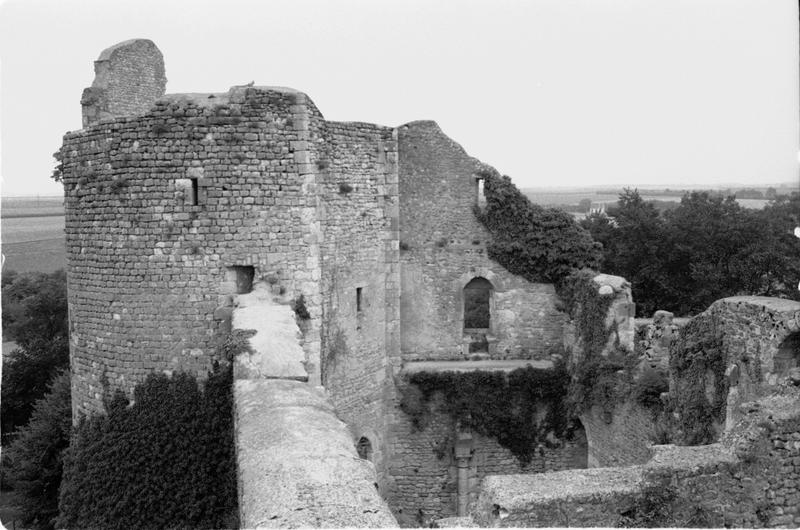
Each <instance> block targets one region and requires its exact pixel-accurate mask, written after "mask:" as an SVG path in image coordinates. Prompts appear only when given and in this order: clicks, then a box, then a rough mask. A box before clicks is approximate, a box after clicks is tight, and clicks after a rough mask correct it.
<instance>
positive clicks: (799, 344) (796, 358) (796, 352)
mask: <svg viewBox="0 0 800 530" xmlns="http://www.w3.org/2000/svg"><path fill="white" fill-rule="evenodd" d="M797 367H800V332H797V333H792V334H791V335H789V336H788V337H786V339H784V341H783V342H781V345H780V346H779V347H778V352H777V353H776V354H775V358H774V360H773V371H774V372H775V374H777V376H778V379H779V380H780V379H781V378H784V377H786V376H787V375H789V370H791V369H792V368H797Z"/></svg>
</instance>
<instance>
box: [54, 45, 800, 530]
mask: <svg viewBox="0 0 800 530" xmlns="http://www.w3.org/2000/svg"><path fill="white" fill-rule="evenodd" d="M95 72H96V77H95V80H94V83H93V84H92V86H91V87H90V88H87V89H86V90H85V91H84V93H83V97H82V99H81V105H82V108H83V128H82V129H81V130H78V131H75V132H71V133H68V134H67V135H66V136H65V137H64V144H63V146H62V148H61V150H60V153H59V158H60V162H61V167H60V173H61V175H60V176H61V179H62V181H63V184H64V190H65V197H66V233H67V250H68V273H67V278H68V291H69V314H70V333H71V342H70V352H71V353H70V357H71V370H72V397H73V399H72V403H73V413H74V416H75V417H77V416H78V415H79V414H92V413H101V412H102V411H103V405H102V403H103V396H104V395H106V393H107V392H108V391H109V389H112V390H113V389H122V390H124V391H126V392H130V391H131V389H132V388H133V386H134V385H135V384H137V383H140V382H142V381H143V380H144V378H145V377H146V376H147V375H148V374H149V373H151V372H167V373H173V372H178V371H184V372H189V373H192V374H194V375H196V376H198V377H200V378H203V377H205V376H206V374H207V372H208V370H209V369H210V368H211V366H212V365H213V364H214V363H215V362H225V361H226V360H225V359H224V358H223V356H222V353H221V352H222V351H223V348H222V346H223V344H224V343H225V341H226V340H227V339H228V338H229V337H230V336H231V334H232V333H233V334H235V333H236V332H237V331H239V330H241V331H245V330H249V331H248V333H247V335H246V337H247V339H246V340H247V346H248V350H249V351H247V352H244V353H240V354H238V355H237V356H236V358H235V359H234V360H233V363H234V377H235V388H234V400H235V404H236V405H235V406H236V410H235V415H236V443H237V455H238V456H237V457H238V463H239V469H238V474H239V496H240V502H239V506H240V518H241V523H242V526H243V527H257V526H272V527H277V526H298V525H299V526H316V525H321V526H375V527H377V526H393V525H396V524H397V522H398V521H399V522H400V523H402V524H403V525H415V524H416V525H421V524H428V523H430V522H433V521H435V520H440V521H441V520H445V521H446V520H447V519H446V518H448V517H453V516H461V517H469V519H459V520H456V522H457V523H458V524H481V525H483V526H502V525H511V526H514V525H516V526H534V525H543V526H567V525H570V524H584V525H587V524H588V525H600V526H613V525H614V524H615V519H614V517H615V516H619V514H620V513H623V512H624V506H625V503H626V502H630V499H632V498H635V497H636V495H638V494H639V492H641V491H642V490H643V488H644V486H643V484H645V483H646V482H647V481H648V480H650V478H649V477H651V476H654V475H658V476H660V477H664V476H667V477H668V478H669V479H670V480H673V481H677V483H679V485H681V486H680V488H683V489H681V491H683V490H684V489H685V490H686V491H689V490H691V491H694V490H692V489H691V488H695V489H702V488H701V487H700V486H698V484H701V483H703V484H705V483H708V481H712V482H715V483H718V484H723V485H724V486H725V487H724V488H723V487H720V488H721V489H720V488H717V489H715V490H714V491H715V492H716V493H715V494H716V495H717V498H718V499H720V505H721V506H723V507H727V508H724V509H723V511H722V512H721V513H722V517H725V518H726V519H724V522H725V523H726V524H728V523H731V524H736V525H746V526H753V525H758V524H759V521H762V519H753V518H752V517H750V515H749V514H750V511H748V510H749V509H750V508H748V506H750V507H752V506H751V505H752V504H753V502H755V501H752V500H750V501H747V502H745V501H743V500H742V498H744V497H746V495H744V494H743V493H742V491H745V492H746V493H747V492H749V493H752V492H751V491H750V489H747V488H755V487H756V486H754V485H753V484H756V485H757V486H761V485H762V483H761V482H759V480H760V479H759V478H757V477H756V478H753V479H752V480H751V481H750V482H746V487H745V486H742V484H743V481H744V480H745V479H747V478H751V477H750V475H748V474H747V472H744V471H742V469H743V468H742V467H741V466H744V464H741V465H740V463H739V460H737V458H739V457H737V456H736V451H735V450H734V449H735V448H734V445H735V444H734V442H730V443H729V445H728V446H725V445H724V443H727V442H725V441H724V440H723V441H722V442H720V444H716V445H715V446H714V447H712V446H703V449H699V450H698V449H697V448H680V447H673V446H657V447H661V449H659V450H657V451H656V450H654V449H653V448H652V447H651V443H650V441H649V438H648V434H649V432H650V430H652V419H651V418H649V417H648V416H647V415H646V413H645V412H643V411H642V410H639V409H637V408H636V406H635V404H625V405H622V406H621V407H619V408H618V409H617V410H614V411H613V413H612V414H608V413H603V412H601V411H595V412H590V413H587V414H585V415H584V416H583V417H581V422H582V425H581V426H579V427H578V429H577V430H576V432H575V433H574V435H573V436H572V437H571V438H570V439H568V440H566V439H565V440H560V441H558V443H555V444H553V446H552V447H550V446H548V447H542V448H541V450H540V451H539V452H537V454H536V456H535V457H534V459H533V460H532V461H531V462H530V463H529V464H526V465H521V464H520V463H519V461H518V460H517V459H516V458H515V457H514V456H513V455H511V453H509V451H508V450H507V449H505V448H503V447H502V446H500V445H499V444H498V443H497V442H496V441H494V440H492V439H489V438H485V437H482V436H480V435H478V434H475V433H470V432H465V431H464V430H461V429H459V428H458V426H457V425H454V424H453V421H452V420H451V419H450V418H448V417H447V416H446V415H444V414H438V415H436V414H435V415H434V417H433V418H432V421H431V423H430V425H429V426H428V427H427V428H426V429H425V430H422V431H420V430H418V429H415V428H414V427H413V425H412V423H411V420H410V419H409V418H408V417H407V415H405V414H404V413H403V412H402V411H401V410H400V409H399V400H400V397H399V396H400V391H401V390H402V387H403V385H406V384H408V383H407V382H406V380H405V379H404V376H405V375H407V374H411V373H416V372H420V371H430V372H436V371H460V370H461V371H463V370H487V371H504V372H508V371H510V370H513V369H515V368H518V367H524V366H534V367H536V368H540V369H550V368H552V366H553V359H552V358H551V353H552V352H553V351H554V347H556V346H561V345H564V344H572V345H574V344H575V340H574V335H575V333H574V329H572V328H571V326H572V324H571V322H570V320H569V318H568V316H567V315H566V314H565V313H564V312H562V311H561V310H560V309H559V299H558V296H557V295H556V293H555V289H554V287H553V285H551V284H537V283H531V282H528V281H526V280H524V279H523V278H521V277H519V276H516V275H514V274H511V273H510V272H508V271H507V270H505V269H504V268H503V267H502V266H501V265H499V264H498V263H496V262H495V261H493V260H492V259H490V258H489V257H488V256H487V251H486V248H487V243H488V241H489V237H490V236H489V233H488V231H487V229H486V228H485V227H484V226H483V225H482V224H481V223H480V222H479V221H478V219H477V217H476V216H475V215H474V212H473V210H474V209H475V208H481V201H482V178H483V177H482V176H481V175H483V174H484V173H483V170H485V169H486V168H487V167H488V166H486V165H485V164H483V163H482V162H480V161H478V160H476V159H474V158H472V157H470V156H469V155H468V154H467V153H465V151H464V150H463V149H462V148H461V147H460V146H459V145H458V144H457V143H455V142H454V141H453V140H451V139H450V138H449V137H447V136H446V135H445V134H444V133H443V132H442V130H441V129H440V128H439V127H438V126H437V125H436V123H434V122H432V121H419V122H412V123H408V124H405V125H401V126H399V127H384V126H380V125H374V124H369V123H359V122H335V121H328V120H326V119H325V118H324V117H323V115H322V114H321V112H320V111H319V110H318V109H317V108H316V106H315V105H314V103H313V102H312V101H311V99H310V98H309V97H308V96H307V95H306V94H303V93H302V92H299V91H296V90H293V89H289V88H283V87H261V86H235V87H233V88H231V89H230V90H229V91H228V92H224V93H190V94H167V95H165V87H166V78H165V68H164V62H163V58H162V56H161V53H160V52H159V50H158V49H157V48H156V46H155V45H154V44H153V43H152V42H150V41H147V40H131V41H126V42H122V43H120V44H118V45H116V46H112V47H111V48H109V49H107V50H105V51H103V52H102V54H101V55H100V57H99V59H98V60H97V61H95ZM595 281H596V282H597V287H598V289H603V290H604V291H601V292H604V293H605V292H607V293H608V295H609V296H613V297H614V303H613V304H612V305H611V309H610V311H609V314H608V315H607V319H608V322H609V325H611V324H612V323H613V326H614V329H615V330H616V339H617V340H618V341H621V342H622V343H624V344H627V345H629V346H630V348H631V349H632V348H633V340H634V329H635V325H636V322H635V321H634V318H633V315H634V311H633V299H632V298H631V293H630V286H629V285H628V284H627V282H625V281H624V280H623V279H621V278H616V277H612V276H606V275H600V276H598V277H597V278H596V279H595ZM467 300H470V301H472V302H471V303H472V304H473V305H474V304H477V305H478V306H482V311H481V312H480V314H481V315H482V316H481V317H480V318H474V317H472V316H466V315H465V305H466V301H467ZM704 315H706V316H704V317H703V318H713V319H716V320H715V322H717V321H718V323H719V326H721V327H724V326H731V331H730V333H727V334H726V335H725V336H726V337H728V338H726V340H729V341H730V344H729V350H730V352H731V353H730V359H731V366H738V367H739V368H737V369H736V370H735V372H736V373H735V376H736V377H737V379H736V384H733V385H731V388H736V389H738V390H737V392H738V393H737V394H736V397H735V400H731V401H730V402H729V408H730V411H729V414H728V418H729V420H730V422H731V423H732V424H733V423H735V422H734V419H737V420H738V419H742V421H744V420H746V419H747V418H745V416H747V417H750V416H752V415H753V414H755V413H753V414H750V416H748V414H747V413H745V412H742V413H740V412H739V409H740V408H741V405H742V404H744V403H747V402H751V401H753V400H755V399H757V398H760V397H761V396H762V394H763V392H762V390H763V389H764V388H766V387H767V386H769V387H776V386H778V385H779V384H780V383H781V382H782V381H783V380H784V379H785V376H786V374H787V373H788V370H790V369H791V368H794V367H796V366H797V364H798V358H800V354H798V353H797V351H796V350H797V344H798V342H797V339H796V337H797V332H798V329H800V304H797V303H794V302H786V301H779V302H773V301H771V300H770V299H765V300H757V299H743V300H736V299H727V300H723V301H720V302H718V303H717V304H715V306H712V308H710V309H709V311H708V312H707V314H704ZM698 318H699V317H698ZM668 324H669V325H671V323H668ZM642 325H643V326H651V328H652V329H650V335H648V337H649V340H650V343H652V344H650V343H648V344H650V346H651V347H650V349H649V350H648V352H650V354H651V355H652V356H653V362H654V363H657V362H663V357H664V355H666V354H665V353H663V352H662V353H658V352H660V351H661V350H660V349H659V348H661V346H659V345H660V344H661V345H662V346H663V344H662V343H663V342H664V341H667V342H668V340H669V336H670V333H673V332H674V330H673V331H671V329H672V328H670V327H669V325H666V327H664V326H661V325H660V324H659V326H660V327H659V326H656V327H652V326H654V324H651V323H644V324H642ZM656 328H657V329H656ZM654 330H655V331H654ZM741 333H744V334H745V336H742V337H738V338H736V339H735V340H734V339H733V338H732V337H736V336H737V334H741ZM787 341H788V342H787ZM792 341H794V342H792ZM786 344H789V346H786ZM662 349H663V348H662ZM653 352H656V353H653ZM744 359H746V360H744ZM737 363H738V364H737ZM756 368H757V369H756ZM732 370H733V369H732ZM731 377H733V376H731ZM770 378H771V379H770ZM737 385H738V386H737ZM712 387H713V385H711V386H710V387H709V388H710V390H709V391H710V392H713V388H712ZM781 399H783V401H780V400H778V401H774V402H770V403H771V405H769V404H768V405H764V406H762V407H760V408H758V411H762V412H763V411H764V410H767V409H769V407H770V406H771V407H773V408H775V409H776V410H777V409H780V410H781V411H782V412H781V414H783V415H779V414H777V413H776V414H775V415H773V417H771V419H770V421H773V422H777V426H776V427H775V428H774V429H772V430H771V431H769V432H766V431H764V432H761V431H758V433H760V434H753V436H752V440H750V441H749V442H747V443H750V444H751V445H753V444H762V445H763V444H767V445H769V444H772V445H769V449H768V450H766V451H767V452H766V453H764V454H767V455H773V453H774V455H773V456H770V457H769V458H772V460H770V465H773V466H777V467H775V469H779V471H778V472H776V473H777V475H775V476H777V477H779V478H778V479H775V480H776V481H778V482H775V484H773V482H769V480H772V479H769V480H767V479H764V480H767V482H766V484H767V486H766V488H767V489H763V490H760V492H761V493H759V495H756V496H755V497H753V498H755V499H758V500H759V501H761V500H763V502H762V505H760V506H761V508H760V509H762V511H764V513H765V514H767V515H765V516H764V517H765V519H763V521H766V522H763V521H762V522H763V524H765V525H771V526H780V525H787V524H788V525H789V526H791V525H792V524H794V525H797V524H799V523H800V513H798V512H797V511H796V509H795V511H792V512H787V510H788V508H787V507H789V506H792V503H794V505H795V506H796V505H797V504H800V491H798V487H797V483H796V481H797V478H798V476H800V429H798V428H797V427H798V422H799V421H800V415H798V414H797V408H796V406H795V405H796V401H792V400H791V399H789V398H781ZM787 399H789V401H788V402H787V401H786V400H787ZM734 401H735V402H734ZM786 403H789V405H787V404H786ZM793 407H794V408H793ZM748 410H749V409H748ZM754 410H755V409H754ZM770 410H771V409H770ZM787 411H788V412H787ZM750 412H752V411H750ZM759 413H761V412H759ZM752 421H755V420H752ZM752 421H751V423H752ZM759 421H760V420H759ZM753 429H755V427H754V428H753ZM751 430H752V429H751ZM756 431H757V429H756V430H752V432H756ZM738 432H751V431H748V430H747V429H745V428H742V429H740V430H739V431H738ZM448 437H450V438H451V439H453V440H455V441H454V443H453V446H452V447H450V448H447V450H446V451H445V453H444V454H442V450H441V448H439V447H438V444H439V443H440V442H441V440H442V439H445V438H448ZM748 440H749V439H748ZM735 442H736V444H739V445H735V447H736V448H739V449H741V446H742V443H744V442H742V441H741V439H739V438H736V439H735ZM778 442H780V443H778ZM731 444H734V445H731ZM781 444H782V445H781ZM717 446H718V447H717ZM707 447H712V448H711V449H706V448H707ZM748 447H750V446H748ZM765 447H766V445H765ZM689 450H691V451H693V452H692V453H691V455H692V458H694V460H692V459H691V458H687V457H686V454H688V453H684V452H682V451H689ZM741 450H742V451H744V449H741ZM654 451H655V452H654ZM659 451H660V452H659ZM702 451H706V453H708V454H705V453H703V454H699V453H701V452H702ZM770 451H772V453H770ZM654 454H655V455H656V456H655V457H654V456H653V455H654ZM686 462H693V463H694V464H692V465H693V466H694V467H691V466H690V467H689V468H686V469H684V468H685V466H686V465H687V464H686ZM697 462H700V463H699V464H698V463H697ZM695 464H697V465H695ZM608 466H627V467H614V468H609V467H608ZM681 466H684V467H681ZM737 466H739V467H737ZM594 468H602V469H599V470H598V469H594ZM748 469H749V468H748ZM770 469H773V468H770ZM547 472H552V473H547ZM726 473H727V474H726ZM712 475H713V476H714V477H716V478H713V479H710V478H709V477H710V476H712ZM553 481H556V482H557V484H554V483H553ZM703 481H705V482H703ZM737 481H738V482H737ZM780 481H783V482H780ZM792 481H794V482H792ZM784 482H786V484H784ZM789 482H792V483H791V484H789ZM729 483H730V484H729ZM684 484H686V486H685V488H684V486H683V485H684ZM276 485H279V486H276ZM728 486H729V487H728ZM770 487H772V488H773V490H774V494H773V496H772V497H768V496H767V494H766V493H764V491H767V492H769V491H772V490H769V488H770ZM680 488H679V489H680ZM725 488H728V489H725ZM737 488H738V489H737ZM742 488H744V489H742ZM740 497H741V498H740ZM776 499H779V500H776ZM748 502H749V503H750V504H747V503H748ZM743 503H744V504H743ZM565 510H566V511H565ZM725 510H727V511H725ZM754 510H755V508H753V510H751V511H753V513H755V511H754ZM770 510H771V511H770ZM759 513H760V512H759ZM786 513H789V518H788V519H787V518H786V517H785V515H786ZM569 514H578V515H573V516H572V518H570V515H569ZM759 517H760V516H759ZM440 524H444V523H440Z"/></svg>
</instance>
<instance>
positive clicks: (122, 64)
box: [81, 39, 167, 127]
mask: <svg viewBox="0 0 800 530" xmlns="http://www.w3.org/2000/svg"><path fill="white" fill-rule="evenodd" d="M94 71H95V78H94V82H93V83H92V86H91V87H89V88H87V89H86V90H84V91H83V97H81V105H82V107H83V126H84V127H87V126H89V125H92V124H93V123H96V122H98V121H100V120H105V119H109V118H114V117H120V116H137V115H140V114H144V113H145V112H147V111H148V110H149V109H150V107H151V106H152V105H153V103H154V102H155V101H156V100H157V99H158V98H160V97H161V96H163V95H164V89H165V88H166V85H167V78H166V77H165V75H164V58H163V56H162V55H161V52H160V51H159V49H158V48H156V45H155V44H153V42H152V41H149V40H146V39H132V40H128V41H125V42H120V43H119V44H115V45H114V46H111V47H110V48H107V49H105V50H103V52H102V53H101V54H100V57H98V59H97V60H96V61H95V62H94Z"/></svg>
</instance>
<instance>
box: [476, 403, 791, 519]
mask: <svg viewBox="0 0 800 530" xmlns="http://www.w3.org/2000/svg"><path fill="white" fill-rule="evenodd" d="M798 403H800V391H798V389H797V388H785V389H784V390H783V391H782V393H781V394H779V395H775V396H770V397H767V398H764V399H762V400H760V401H759V402H758V406H757V407H754V409H753V411H752V412H751V413H750V414H749V416H746V417H744V418H743V420H742V422H741V423H740V424H738V425H737V427H736V429H734V430H731V431H730V432H729V433H728V434H726V436H725V437H723V440H722V442H721V443H717V444H711V445H704V446H695V447H676V446H671V445H665V446H655V447H654V456H653V458H652V459H651V460H650V461H648V462H647V463H646V464H644V465H639V466H630V467H615V468H600V469H587V470H571V471H563V472H560V473H545V474H540V475H526V476H522V475H515V476H509V475H506V476H490V477H487V478H486V479H485V480H484V482H483V484H482V487H481V493H480V497H479V500H478V502H477V503H476V505H475V508H474V510H473V512H472V517H473V520H474V521H475V522H477V523H478V524H479V525H480V526H484V527H554V526H555V527H558V526H605V527H614V526H618V525H619V524H623V523H624V524H631V521H630V520H626V518H628V517H635V516H636V513H637V512H638V513H639V514H640V515H643V514H644V512H647V511H648V510H653V509H657V510H659V511H662V513H663V514H664V516H665V517H666V519H664V520H661V521H660V522H658V523H654V522H651V523H650V524H661V525H664V526H672V527H697V526H710V527H722V526H725V527H745V528H765V527H766V528H796V527H797V526H798V524H800V510H798V506H799V505H800V414H799V413H798V410H799V409H798Z"/></svg>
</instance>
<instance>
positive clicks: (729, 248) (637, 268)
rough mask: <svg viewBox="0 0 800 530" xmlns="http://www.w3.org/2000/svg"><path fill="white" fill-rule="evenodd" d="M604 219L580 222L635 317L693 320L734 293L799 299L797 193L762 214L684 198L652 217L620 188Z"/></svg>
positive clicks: (707, 198)
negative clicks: (627, 293)
mask: <svg viewBox="0 0 800 530" xmlns="http://www.w3.org/2000/svg"><path fill="white" fill-rule="evenodd" d="M608 216H610V217H607V216H605V215H597V214H595V215H591V216H589V217H588V218H587V219H586V220H584V221H583V222H582V225H583V226H584V227H585V228H587V229H588V230H589V231H590V232H591V234H592V237H593V238H594V239H595V240H596V241H599V242H600V243H602V244H603V272H607V273H609V274H616V275H619V276H623V277H625V278H626V279H627V280H629V281H630V282H631V284H632V286H633V296H634V299H635V300H636V304H637V313H638V314H639V315H640V316H649V315H651V314H652V313H653V312H654V311H655V310H656V309H666V310H668V311H672V312H673V313H676V314H679V315H690V314H696V313H698V312H700V311H703V310H704V309H705V308H706V307H708V306H709V305H710V304H711V303H712V302H714V301H715V300H717V299H719V298H724V297H726V296H734V295H739V294H750V295H763V296H777V297H786V298H794V299H800V293H798V291H797V289H796V283H797V278H798V277H800V246H798V245H797V240H796V238H795V237H794V236H793V235H792V230H793V228H794V227H795V226H797V225H798V223H800V219H798V216H800V194H798V193H795V194H794V195H792V196H791V197H788V196H781V197H779V198H777V199H776V200H775V201H773V202H772V203H771V204H769V205H768V206H766V207H765V208H763V209H762V210H752V209H746V208H743V207H741V206H739V204H738V203H737V202H736V201H735V199H734V198H733V197H727V198H723V197H720V196H713V195H711V194H709V193H698V192H694V193H688V194H686V195H685V196H684V197H683V199H682V200H681V203H680V205H679V206H678V207H677V208H674V209H672V210H669V211H659V210H658V209H657V208H656V207H655V206H654V205H653V204H652V203H651V202H649V201H644V200H643V199H642V198H641V196H640V195H639V193H638V192H637V191H635V190H625V192H624V193H623V194H622V195H620V199H619V201H618V203H617V206H616V207H612V208H609V209H608Z"/></svg>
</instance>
